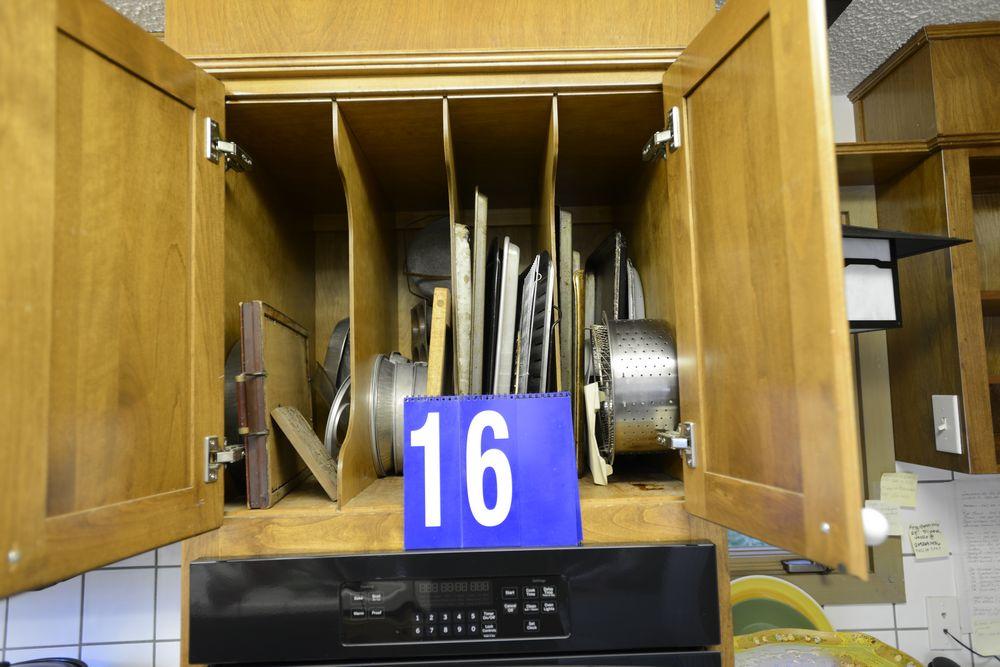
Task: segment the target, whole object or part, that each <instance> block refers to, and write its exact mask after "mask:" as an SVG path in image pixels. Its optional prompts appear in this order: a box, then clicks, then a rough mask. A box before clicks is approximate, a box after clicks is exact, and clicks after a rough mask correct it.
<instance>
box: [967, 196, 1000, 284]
mask: <svg viewBox="0 0 1000 667" xmlns="http://www.w3.org/2000/svg"><path fill="white" fill-rule="evenodd" d="M972 221H973V224H974V226H975V239H976V245H977V246H979V248H978V250H979V252H978V253H977V254H978V255H979V286H980V289H981V290H1000V192H987V193H982V194H975V193H973V196H972Z"/></svg>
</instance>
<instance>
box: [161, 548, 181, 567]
mask: <svg viewBox="0 0 1000 667" xmlns="http://www.w3.org/2000/svg"><path fill="white" fill-rule="evenodd" d="M156 552H157V554H158V555H159V560H158V561H157V563H156V564H157V565H159V566H160V567H162V566H164V565H180V564H181V543H180V542H174V543H173V544H168V545H167V546H165V547H160V548H159V549H157V550H156Z"/></svg>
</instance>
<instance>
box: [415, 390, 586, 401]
mask: <svg viewBox="0 0 1000 667" xmlns="http://www.w3.org/2000/svg"><path fill="white" fill-rule="evenodd" d="M564 396H565V397H566V398H569V396H570V393H569V392H568V391H547V392H544V393H541V394H466V395H462V396H407V397H406V398H405V399H404V401H406V402H409V401H459V400H461V401H494V400H504V399H509V398H562V397H564Z"/></svg>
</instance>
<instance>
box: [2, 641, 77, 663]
mask: <svg viewBox="0 0 1000 667" xmlns="http://www.w3.org/2000/svg"><path fill="white" fill-rule="evenodd" d="M79 657H80V646H79V645H78V644H73V645H72V646H49V647H47V648H20V649H7V653H6V654H5V657H4V660H6V661H7V662H24V661H25V660H39V659H41V658H79ZM88 667H93V666H92V665H88Z"/></svg>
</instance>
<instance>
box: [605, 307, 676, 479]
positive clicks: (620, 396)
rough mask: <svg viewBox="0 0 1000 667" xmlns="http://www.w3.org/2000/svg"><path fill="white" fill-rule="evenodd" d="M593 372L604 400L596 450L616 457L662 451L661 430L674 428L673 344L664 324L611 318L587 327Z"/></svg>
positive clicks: (655, 321) (661, 322) (674, 356)
mask: <svg viewBox="0 0 1000 667" xmlns="http://www.w3.org/2000/svg"><path fill="white" fill-rule="evenodd" d="M591 342H592V350H593V357H594V371H595V374H596V375H597V377H598V384H599V385H600V388H601V391H602V392H603V393H604V396H605V400H604V401H603V402H602V404H601V409H600V411H599V413H598V434H597V436H598V437H597V440H598V446H599V447H600V449H601V454H603V455H604V456H605V457H606V458H607V459H608V460H609V461H611V460H613V459H614V456H615V454H616V453H617V454H622V453H636V452H650V451H662V450H663V445H661V444H659V443H658V442H657V439H656V436H657V433H658V432H659V431H664V430H665V431H672V430H675V429H676V428H677V422H678V417H679V414H680V407H679V401H678V395H679V391H678V382H677V346H676V344H675V343H674V338H673V335H671V333H670V329H669V327H668V326H667V323H666V322H664V321H662V320H613V321H610V322H605V323H604V324H595V325H593V326H592V327H591Z"/></svg>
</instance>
